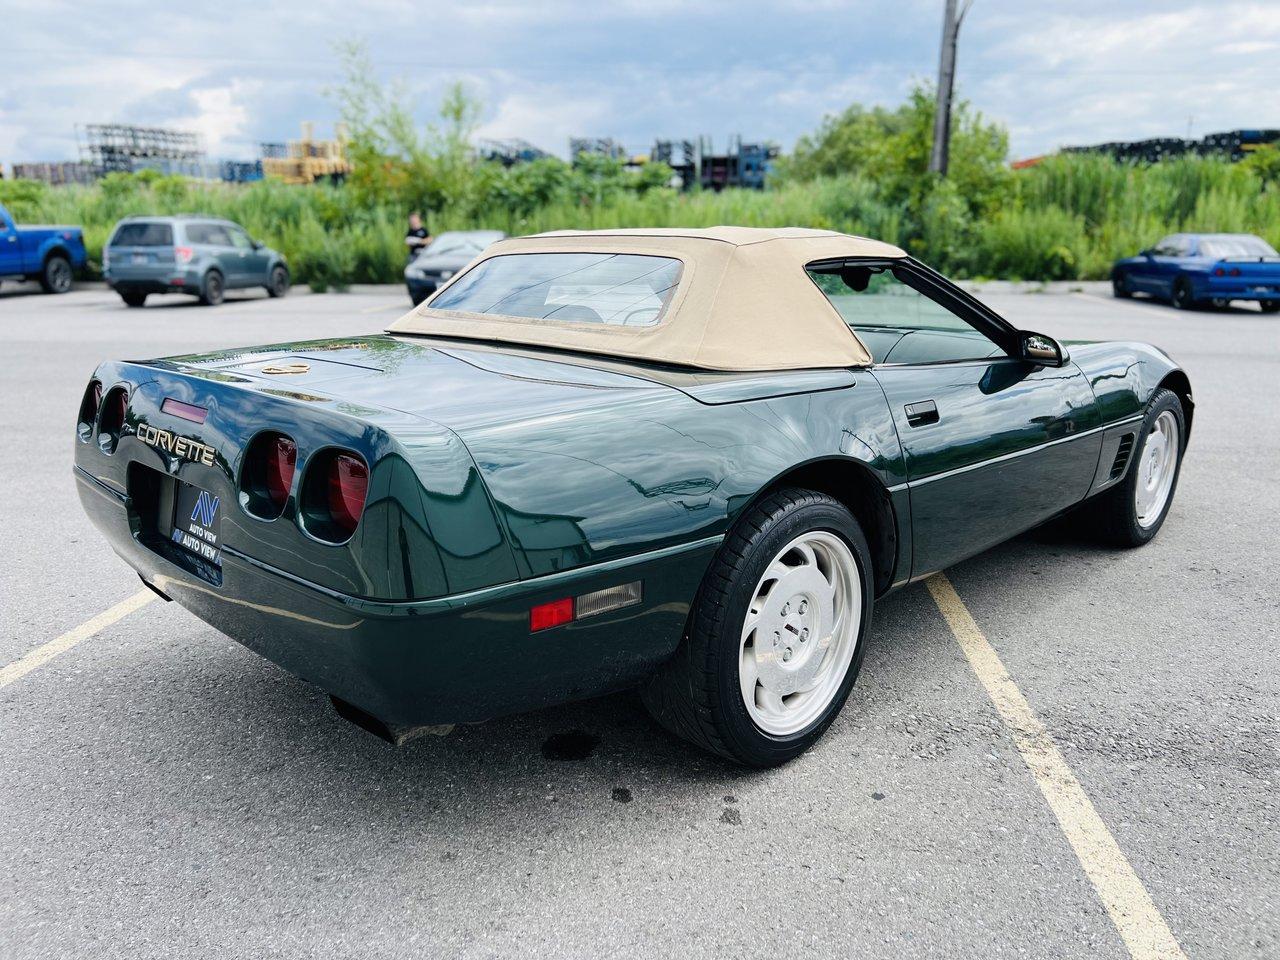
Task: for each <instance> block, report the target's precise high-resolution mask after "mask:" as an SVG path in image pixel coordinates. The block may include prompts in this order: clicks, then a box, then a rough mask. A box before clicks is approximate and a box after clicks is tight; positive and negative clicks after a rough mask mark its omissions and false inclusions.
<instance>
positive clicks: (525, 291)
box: [431, 253, 681, 327]
mask: <svg viewBox="0 0 1280 960" xmlns="http://www.w3.org/2000/svg"><path fill="white" fill-rule="evenodd" d="M680 270H681V263H680V261H679V260H675V259H672V258H670V257H654V256H648V255H644V254H630V253H620V254H610V253H513V254H506V255H503V256H497V257H492V258H490V259H488V260H485V261H483V262H482V263H480V264H477V265H476V266H475V267H473V268H472V269H471V270H469V271H468V272H467V273H466V274H464V275H463V276H461V277H459V278H458V279H457V280H456V281H455V282H454V284H453V285H452V286H451V287H449V288H448V289H446V290H444V291H443V292H442V293H441V294H440V295H439V296H438V297H436V298H435V299H434V300H432V301H431V308H432V309H435V310H461V311H465V312H467V313H480V314H490V315H492V316H495V317H515V318H522V319H529V320H559V321H564V322H570V323H599V324H608V325H611V326H624V327H651V326H653V325H654V324H656V323H658V322H660V321H661V320H662V318H663V316H664V315H665V314H666V312H667V307H668V306H669V305H670V303H671V298H672V295H673V294H674V293H675V289H676V286H677V285H678V284H679V283H680Z"/></svg>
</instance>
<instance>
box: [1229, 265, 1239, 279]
mask: <svg viewBox="0 0 1280 960" xmlns="http://www.w3.org/2000/svg"><path fill="white" fill-rule="evenodd" d="M1231 275H1232V276H1233V277H1238V276H1240V268H1239V267H1232V268H1231Z"/></svg>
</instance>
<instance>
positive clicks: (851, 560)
mask: <svg viewBox="0 0 1280 960" xmlns="http://www.w3.org/2000/svg"><path fill="white" fill-rule="evenodd" d="M871 571H872V564H871V553H870V551H869V550H868V548H867V541H866V537H865V536H864V534H863V531H862V528H861V527H860V526H859V524H858V521H857V520H856V519H855V518H854V516H853V514H852V513H850V512H849V509H848V507H846V506H845V505H844V504H842V503H840V502H839V501H838V500H836V499H834V498H833V497H831V496H828V495H827V494H824V493H819V492H817V491H814V490H803V489H798V488H787V489H782V490H777V491H775V492H773V493H771V494H768V495H766V496H765V497H763V498H762V499H761V500H760V501H759V503H757V504H756V505H755V506H753V507H751V508H749V509H748V510H746V511H744V513H743V514H742V516H740V517H739V518H738V520H737V522H736V523H735V525H734V527H733V529H732V530H731V531H730V532H729V535H728V536H727V537H725V541H724V543H723V544H722V545H721V547H720V551H719V553H718V554H717V556H716V558H715V560H714V561H712V564H711V568H710V569H709V570H708V571H707V575H706V576H705V577H704V579H703V581H702V586H701V588H700V589H699V591H698V596H697V599H696V601H695V602H694V609H693V611H692V612H691V613H690V617H689V628H688V631H687V633H686V635H685V637H684V639H683V640H682V641H681V644H680V649H679V650H677V651H676V655H675V656H674V657H673V658H672V659H671V660H670V661H668V662H667V663H666V664H664V665H663V667H662V668H661V669H660V670H659V671H658V673H657V674H655V675H654V677H653V678H652V679H651V680H650V681H649V682H648V684H646V685H645V687H643V688H642V690H641V694H642V696H643V698H644V702H645V705H646V706H647V707H648V708H649V711H650V712H651V713H652V714H653V715H654V717H655V718H657V720H658V721H659V722H660V723H662V724H663V725H664V726H665V727H667V728H668V729H669V730H671V731H672V732H674V733H676V734H678V735H679V736H681V737H684V738H685V739H686V740H689V741H691V742H693V743H695V744H697V745H698V746H700V747H703V748H704V749H707V750H711V751H713V752H715V753H718V754H720V755H721V756H724V757H728V758H730V759H732V760H736V761H738V762H739V763H744V764H748V765H750V766H754V767H771V766H776V765H777V764H780V763H785V762H787V761H788V760H791V759H792V758H794V757H796V756H799V755H800V754H801V753H803V752H804V751H805V750H807V749H808V748H809V746H810V745H811V744H813V742H814V741H816V740H817V739H818V738H819V737H820V736H822V734H823V731H825V730H826V728H827V727H828V726H829V725H830V724H831V722H832V720H834V719H835V717H836V714H838V713H839V712H840V708H841V707H842V706H843V705H844V702H845V699H846V698H847V697H848V696H849V690H850V689H851V688H852V687H853V683H854V680H855V679H856V678H857V676H858V669H859V667H860V666H861V664H862V656H863V652H864V649H865V640H866V635H867V630H868V627H869V625H870V622H871V610H872V602H873V597H874V585H873V581H872V572H871Z"/></svg>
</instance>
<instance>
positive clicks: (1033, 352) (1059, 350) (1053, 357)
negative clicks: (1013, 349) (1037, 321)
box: [1018, 330, 1071, 367]
mask: <svg viewBox="0 0 1280 960" xmlns="http://www.w3.org/2000/svg"><path fill="white" fill-rule="evenodd" d="M1018 344H1019V351H1020V354H1021V359H1023V360H1026V361H1027V362H1028V363H1036V364H1039V365H1040V366H1042V367H1063V366H1066V364H1067V361H1068V360H1070V359H1071V357H1070V355H1069V354H1068V353H1067V348H1066V347H1064V346H1063V345H1062V344H1060V343H1059V342H1058V341H1057V340H1055V339H1053V337H1048V336H1045V335H1044V334H1043V333H1032V332H1031V331H1030V330H1024V331H1022V333H1020V334H1018Z"/></svg>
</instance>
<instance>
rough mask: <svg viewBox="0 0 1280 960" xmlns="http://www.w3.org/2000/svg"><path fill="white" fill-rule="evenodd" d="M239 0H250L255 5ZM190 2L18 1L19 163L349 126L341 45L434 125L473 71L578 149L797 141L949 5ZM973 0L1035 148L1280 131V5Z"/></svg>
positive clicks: (14, 14)
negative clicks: (118, 128)
mask: <svg viewBox="0 0 1280 960" xmlns="http://www.w3.org/2000/svg"><path fill="white" fill-rule="evenodd" d="M236 6H237V5H236V4H235V0H232V7H233V8H235V7H236ZM243 7H244V9H239V12H236V10H233V14H234V15H231V16H227V15H226V13H225V11H224V10H222V9H220V10H217V11H214V10H210V11H208V12H207V13H201V12H192V11H186V12H184V15H183V16H181V17H174V16H172V14H171V12H169V11H167V10H166V9H164V8H160V7H157V6H155V5H154V4H151V3H142V2H130V0H103V2H100V3H95V4H70V3H59V0H47V2H46V3H42V4H40V5H38V6H37V5H35V4H33V3H25V2H24V3H22V4H21V5H20V6H18V7H17V9H16V10H13V11H9V10H6V14H5V26H6V58H7V62H6V67H5V69H6V84H5V86H4V87H3V88H0V160H2V161H4V162H14V161H21V160H42V159H59V158H66V157H71V156H74V155H75V152H76V143H75V132H74V131H75V126H76V124H84V123H94V122H105V121H113V120H123V121H128V122H137V123H165V124H170V125H175V126H178V125H187V126H190V127H192V128H194V129H197V130H198V131H199V132H200V133H201V134H202V135H203V136H204V138H205V141H206V144H207V145H208V147H209V149H210V152H211V153H213V154H218V153H223V152H225V154H227V155H232V156H246V155H251V154H252V153H253V152H254V144H255V142H256V141H258V140H283V139H287V138H290V137H293V136H296V132H297V129H298V123H299V121H301V120H315V121H316V122H317V129H321V130H325V129H328V128H329V127H330V126H331V124H332V121H333V119H334V114H335V112H336V111H335V109H334V107H333V105H332V103H330V102H328V101H327V100H326V99H325V98H324V96H323V94H322V92H321V91H322V90H323V89H324V88H326V87H329V86H332V84H333V83H334V81H335V79H336V77H337V75H338V70H337V64H336V62H335V56H334V54H333V48H332V44H333V42H334V41H336V40H341V39H345V38H348V37H351V36H353V35H354V36H358V37H362V38H363V39H365V40H366V41H367V43H368V47H369V51H370V54H371V57H372V59H373V61H374V63H375V66H376V69H377V71H378V76H379V78H380V79H383V80H387V79H392V78H396V77H402V78H404V79H405V80H406V81H407V82H408V84H409V85H410V88H411V89H412V90H413V91H414V92H415V97H416V105H417V109H418V115H419V117H420V119H422V120H423V121H424V122H425V121H427V120H430V119H432V118H433V116H434V114H435V110H436V104H437V102H438V99H439V96H440V93H441V92H442V91H443V89H444V87H445V86H446V84H447V83H448V82H449V81H451V80H453V79H456V78H470V80H471V83H472V86H473V87H474V88H475V89H476V90H478V91H480V92H481V93H482V94H483V96H484V99H485V101H486V104H487V107H486V112H485V114H484V118H483V127H482V133H483V135H485V136H489V137H522V138H524V139H527V140H530V141H531V142H533V143H535V144H538V145H539V146H541V147H543V148H544V149H548V150H552V151H554V152H557V153H559V152H563V151H564V150H565V146H566V141H567V140H568V138H569V137H570V136H575V135H581V136H615V137H618V138H620V139H622V140H623V141H624V143H626V144H627V146H628V147H631V148H634V149H643V148H645V147H647V146H648V144H650V143H651V142H652V141H653V139H654V138H655V137H680V138H684V137H697V136H699V135H704V134H705V135H709V136H711V137H712V138H713V139H714V140H715V141H716V142H718V143H723V142H724V139H725V138H726V137H727V136H729V135H731V134H735V133H736V134H741V135H742V136H743V138H744V139H746V140H763V139H773V140H776V141H779V142H781V143H782V144H783V145H784V146H789V145H790V144H791V143H792V142H794V140H795V138H796V137H797V136H799V135H800V134H802V133H804V132H806V131H808V130H812V129H813V128H815V127H816V126H817V125H818V123H819V122H820V121H821V118H822V116H823V114H825V113H828V112H832V111H836V110H840V109H842V108H843V107H844V106H846V105H847V104H848V103H849V102H851V101H853V100H859V101H862V102H866V103H896V102H900V101H901V99H902V97H903V95H904V93H905V92H906V90H907V89H908V88H909V86H910V84H911V83H912V82H913V81H914V80H919V79H924V80H931V79H932V78H933V76H934V72H935V69H936V57H937V42H938V28H939V25H940V8H941V5H940V0H897V2H896V3H893V4H886V3H883V2H876V0H774V2H771V0H735V2H732V3H731V2H730V0H705V2H695V3H690V2H688V0H619V2H610V3H603V4H587V3H585V2H581V0H545V2H539V3H529V2H528V0H474V2H470V3H467V2H463V0H451V2H446V0H437V2H436V3H432V4H424V3H422V2H420V0H376V2H374V3H371V4H369V3H366V4H361V6H360V10H359V16H353V15H352V8H351V7H350V5H349V4H347V3H345V2H340V0H306V2H304V0H282V2H279V3H277V4H274V5H270V6H267V7H261V8H254V9H250V8H248V6H247V5H243ZM1123 7H1124V9H1123V15H1120V14H1118V12H1117V4H1116V3H1115V2H1114V0H1071V2H1069V3H1068V2H1067V0H1053V2H1044V3H1034V4H1029V3H1026V2H1025V0H976V2H975V3H974V6H973V9H972V11H971V12H970V14H969V17H968V19H967V20H966V22H965V25H964V30H963V32H962V36H961V47H960V59H959V83H960V89H961V94H962V95H963V96H965V97H968V98H969V99H970V100H972V101H973V102H974V104H975V106H976V107H977V108H978V109H980V110H982V111H983V113H984V114H985V115H986V116H987V117H989V118H993V119H997V120H1000V121H1002V122H1004V123H1006V124H1007V125H1008V126H1009V129H1010V134H1011V140H1012V151H1013V153H1014V155H1015V156H1025V155H1028V154H1031V153H1039V152H1043V151H1045V150H1048V149H1052V148H1053V147H1055V146H1057V145H1060V144H1063V143H1087V142H1096V141H1100V140H1108V139H1136V138H1140V137H1144V136H1154V135H1160V134H1164V135H1180V134H1184V133H1185V132H1186V128H1187V122H1188V118H1189V117H1192V118H1194V119H1193V121H1192V122H1193V127H1194V129H1195V132H1196V133H1197V134H1202V133H1204V132H1208V131H1210V130H1218V129H1231V128H1233V127H1241V126H1274V127H1280V100H1278V99H1277V98H1275V97H1274V96H1272V94H1271V91H1272V90H1273V89H1274V87H1275V85H1276V81H1277V79H1280V77H1278V76H1277V74H1278V73H1280V67H1277V66H1276V64H1277V60H1276V56H1275V53H1276V51H1278V50H1280V3H1275V2H1245V0H1234V2H1228V3H1215V2H1209V0H1203V2H1191V0H1128V2H1126V3H1125V4H1124V5H1123Z"/></svg>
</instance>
